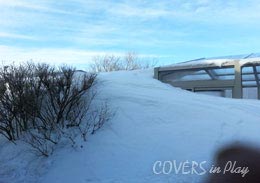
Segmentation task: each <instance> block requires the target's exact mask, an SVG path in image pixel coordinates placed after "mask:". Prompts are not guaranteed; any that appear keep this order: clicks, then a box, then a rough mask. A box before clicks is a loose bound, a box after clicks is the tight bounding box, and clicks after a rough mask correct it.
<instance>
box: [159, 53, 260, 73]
mask: <svg viewBox="0 0 260 183" xmlns="http://www.w3.org/2000/svg"><path fill="white" fill-rule="evenodd" d="M234 61H239V62H240V65H241V66H243V65H247V64H256V65H258V64H260V53H251V54H243V55H232V56H221V57H211V58H199V59H194V60H189V61H185V62H181V63H176V64H172V65H168V66H163V67H160V70H179V69H189V68H201V67H222V66H230V65H234Z"/></svg>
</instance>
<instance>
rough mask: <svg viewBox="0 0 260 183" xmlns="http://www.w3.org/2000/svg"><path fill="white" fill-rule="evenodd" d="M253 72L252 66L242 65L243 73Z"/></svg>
mask: <svg viewBox="0 0 260 183" xmlns="http://www.w3.org/2000/svg"><path fill="white" fill-rule="evenodd" d="M253 72H254V70H253V67H251V66H250V67H243V68H242V73H243V74H244V73H253Z"/></svg>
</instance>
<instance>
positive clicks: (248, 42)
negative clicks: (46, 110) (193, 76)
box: [0, 0, 260, 65]
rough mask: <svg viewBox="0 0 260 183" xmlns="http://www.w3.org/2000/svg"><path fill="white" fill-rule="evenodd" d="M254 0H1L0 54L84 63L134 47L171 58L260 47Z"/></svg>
mask: <svg viewBox="0 0 260 183" xmlns="http://www.w3.org/2000/svg"><path fill="white" fill-rule="evenodd" d="M259 12H260V3H259V1H257V0H243V1H242V0H190V1H189V0H63V1H58V0H37V1H36V0H0V60H4V61H26V60H30V59H33V60H36V61H45V62H50V63H73V64H74V65H82V64H83V65H84V64H85V63H87V62H89V61H90V60H91V58H92V57H94V56H97V55H104V54H115V55H122V54H124V53H125V52H128V51H134V52H136V53H138V54H139V55H140V56H141V57H145V58H146V57H149V58H157V59H159V60H160V61H161V63H163V62H165V63H166V62H167V63H173V62H179V61H184V60H189V59H196V58H200V57H211V56H222V55H233V54H244V53H252V52H260V44H259V40H260V21H259V20H260V13H259Z"/></svg>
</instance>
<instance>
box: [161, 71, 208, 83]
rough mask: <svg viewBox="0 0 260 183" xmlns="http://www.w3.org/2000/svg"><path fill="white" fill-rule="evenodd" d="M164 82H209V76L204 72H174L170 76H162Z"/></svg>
mask: <svg viewBox="0 0 260 183" xmlns="http://www.w3.org/2000/svg"><path fill="white" fill-rule="evenodd" d="M163 79H164V80H171V81H194V80H209V79H211V78H210V76H209V75H208V74H207V73H206V72H205V70H197V71H196V70H195V71H174V72H173V73H171V74H167V75H164V76H163Z"/></svg>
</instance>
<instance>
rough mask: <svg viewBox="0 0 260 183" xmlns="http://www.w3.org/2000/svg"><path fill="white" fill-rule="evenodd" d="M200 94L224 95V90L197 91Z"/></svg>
mask: <svg viewBox="0 0 260 183" xmlns="http://www.w3.org/2000/svg"><path fill="white" fill-rule="evenodd" d="M196 93H198V94H203V95H211V96H216V97H224V91H196Z"/></svg>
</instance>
